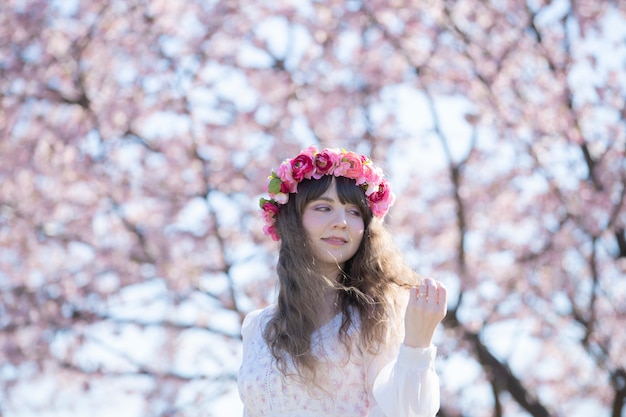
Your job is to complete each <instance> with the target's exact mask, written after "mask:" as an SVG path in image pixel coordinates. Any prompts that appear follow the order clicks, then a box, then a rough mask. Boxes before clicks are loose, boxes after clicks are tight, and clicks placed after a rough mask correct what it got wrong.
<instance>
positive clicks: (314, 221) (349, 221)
mask: <svg viewBox="0 0 626 417" xmlns="http://www.w3.org/2000/svg"><path fill="white" fill-rule="evenodd" d="M302 225H303V226H304V229H305V230H306V232H307V234H308V236H309V239H310V240H311V242H312V245H313V251H314V253H313V254H314V256H315V259H316V261H317V262H319V263H321V266H322V267H323V268H326V269H330V270H338V269H339V268H340V267H343V265H344V263H345V262H346V261H347V260H349V259H350V258H351V257H352V256H354V254H355V253H356V251H357V249H358V248H359V245H360V244H361V239H363V232H364V229H365V226H364V222H363V216H362V214H361V210H360V209H359V207H358V206H357V205H355V204H351V203H346V204H344V203H342V202H341V201H340V200H339V196H338V194H337V186H336V184H335V181H333V183H332V184H331V186H330V187H329V188H328V190H326V192H324V194H322V195H321V196H319V197H318V198H317V199H315V200H312V201H310V202H309V203H307V205H306V206H305V208H304V211H303V213H302Z"/></svg>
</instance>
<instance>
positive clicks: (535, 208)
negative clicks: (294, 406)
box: [0, 0, 626, 417]
mask: <svg viewBox="0 0 626 417" xmlns="http://www.w3.org/2000/svg"><path fill="white" fill-rule="evenodd" d="M624 28H626V4H625V3H624V2H623V1H617V0H616V1H592V0H583V1H566V0H555V1H548V0H527V1H521V0H507V1H495V0H489V1H478V0H456V1H452V0H427V1H411V0H398V1H382V0H370V1H360V0H344V1H340V0H327V1H312V0H290V1H288V0H276V1H272V2H260V1H259V2H253V1H248V2H246V1H237V0H211V1H199V0H195V1H194V0H187V1H177V2H173V1H165V0H130V1H128V0H127V1H121V0H112V1H108V2H99V1H95V0H83V1H61V0H53V1H43V0H20V1H18V0H5V1H4V2H2V4H1V5H0V31H1V37H0V38H1V39H2V40H3V42H2V43H0V100H1V101H0V103H1V104H0V135H1V136H0V294H1V296H2V303H1V304H0V415H5V416H25V415H31V414H35V413H36V414H38V415H44V416H47V415H59V414H62V415H81V414H86V413H87V412H88V413H89V415H94V414H96V415H100V414H97V413H98V411H94V410H106V412H104V411H103V414H102V415H105V414H106V415H110V414H113V413H117V414H118V415H128V416H143V415H150V416H181V417H182V416H184V417H187V416H189V417H191V416H201V415H202V416H206V415H219V416H224V415H232V409H226V408H224V407H225V406H224V405H223V404H224V402H223V401H224V400H223V399H224V398H226V397H229V398H232V397H236V375H237V368H238V360H239V356H240V349H241V346H240V336H239V327H240V324H241V321H242V319H243V317H244V316H245V314H246V313H247V312H249V311H251V310H252V309H255V308H259V307H263V306H265V305H267V304H268V303H271V302H272V301H273V300H274V296H275V290H276V279H275V274H274V272H275V270H274V262H275V257H276V243H275V242H273V241H272V240H271V239H269V238H268V237H266V236H264V235H263V234H262V224H261V220H260V216H259V212H258V206H257V203H258V198H259V197H260V196H261V195H262V194H263V190H264V187H265V181H266V178H267V176H268V175H269V173H270V170H271V169H272V168H273V167H275V166H277V165H278V164H279V163H280V161H281V160H282V159H284V158H286V157H290V156H292V155H294V154H295V153H297V152H298V151H299V150H300V149H302V148H304V147H306V146H309V145H317V146H319V147H325V146H330V147H346V148H350V149H355V150H357V151H359V152H362V153H367V154H369V155H371V157H372V159H374V160H375V161H376V162H377V163H378V164H379V165H381V166H383V167H384V168H385V170H386V172H387V175H388V177H389V178H390V180H391V182H392V184H393V186H394V190H395V192H396V194H397V196H398V199H397V202H396V205H395V206H394V207H393V208H392V210H391V213H390V215H389V216H388V225H389V227H390V228H391V230H392V231H393V233H394V237H395V239H396V241H397V243H398V244H399V245H401V247H402V248H403V250H404V252H405V254H406V257H407V260H408V261H409V262H410V263H411V264H412V265H413V266H414V267H415V269H416V270H417V271H419V272H420V273H422V274H423V275H431V276H434V277H436V278H438V279H440V280H442V281H443V282H444V283H445V284H446V285H447V286H448V287H449V290H450V294H451V298H452V299H451V303H450V310H449V312H448V315H447V318H446V320H445V323H444V325H443V326H442V327H441V329H440V330H441V331H440V332H439V333H438V335H437V341H436V342H437V344H438V346H439V352H440V359H439V362H438V365H437V366H438V367H439V373H440V376H441V382H442V407H441V411H440V413H439V415H440V416H454V417H457V416H467V417H482V416H511V417H512V416H535V417H538V416H565V415H567V416H583V415H584V416H588V415H594V416H596V415H597V416H607V417H608V416H611V417H623V416H624V415H625V413H626V411H625V410H626V404H625V403H626V364H625V363H624V359H623V358H624V357H625V356H626V334H625V333H624V331H623V328H624V325H625V324H626V282H625V281H624V277H625V276H626V234H625V226H626V207H625V206H626V203H625V202H624V199H625V194H626V162H625V160H626V158H625V155H624V153H625V151H626V136H625V134H624V130H625V127H626V126H625V117H626V112H625V111H624V108H625V105H624V100H625V98H626V78H625V77H626V75H625V74H626V72H625V71H624V65H625V64H624V63H625V62H626V43H625V42H624V40H625V39H626V29H624ZM112 399H117V400H119V401H117V400H116V401H117V402H115V401H111V400H112ZM121 400H123V402H122V401H121ZM115 404H123V408H119V409H117V408H116V407H122V406H117V405H115ZM85 410H88V411H85ZM107 413H108V414H107Z"/></svg>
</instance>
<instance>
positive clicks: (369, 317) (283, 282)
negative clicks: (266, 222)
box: [263, 176, 420, 383]
mask: <svg viewBox="0 0 626 417" xmlns="http://www.w3.org/2000/svg"><path fill="white" fill-rule="evenodd" d="M333 181H334V183H335V184H336V187H337V194H338V196H339V199H340V201H341V202H342V203H343V204H347V203H349V204H355V205H356V206H358V207H359V209H360V210H361V213H363V222H364V226H365V231H364V234H363V239H362V240H361V244H360V246H359V248H358V250H357V252H356V254H355V255H354V256H353V257H352V258H351V259H349V260H348V261H347V262H346V263H345V264H344V267H343V269H342V271H341V274H340V277H339V279H336V278H335V277H325V276H321V275H320V272H319V271H318V269H317V268H316V266H315V258H314V257H313V251H312V250H311V243H310V240H309V238H308V236H307V233H306V231H305V229H304V227H303V225H302V213H303V212H304V209H305V207H306V205H307V204H308V203H309V202H310V201H313V200H315V199H317V198H319V197H320V196H321V195H322V194H324V192H326V190H327V189H328V188H329V187H331V185H332V184H333ZM276 230H277V232H278V234H279V236H280V238H281V245H280V250H279V257H278V265H277V272H278V278H279V294H278V302H277V308H276V310H275V312H274V315H273V316H272V317H271V318H270V320H269V321H268V324H267V326H266V327H265V330H264V334H263V336H264V338H265V340H266V342H267V344H268V346H269V348H270V351H271V353H272V355H273V356H274V358H275V359H276V362H277V364H278V368H279V369H280V370H281V372H282V373H283V374H284V375H289V374H291V373H292V372H290V371H289V369H288V368H289V363H290V362H289V360H288V359H291V363H293V365H294V366H295V371H296V373H297V375H298V376H299V377H300V378H302V379H303V380H304V381H306V382H313V383H315V371H316V365H317V363H318V360H317V359H316V357H315V356H314V355H313V353H312V351H311V336H312V334H313V332H314V331H315V330H316V329H317V328H318V327H319V325H320V323H319V322H318V313H319V306H320V305H322V303H324V298H323V297H324V294H325V293H326V292H327V290H328V289H329V288H334V289H336V290H338V291H337V293H338V300H337V304H338V307H339V308H340V310H341V313H342V323H341V326H340V329H339V335H338V337H339V339H340V340H341V342H342V343H344V345H345V346H346V348H347V349H348V352H349V353H350V346H351V344H350V337H349V334H348V332H349V330H350V328H351V327H352V325H353V324H355V323H358V324H359V326H358V328H359V331H360V332H359V336H358V337H359V338H360V339H359V344H358V346H359V349H361V350H367V351H370V352H372V353H375V352H376V351H377V349H378V348H379V347H380V345H381V344H385V343H386V342H388V339H389V337H390V331H391V332H393V331H395V327H394V326H398V325H399V323H398V322H397V318H398V317H402V315H399V314H398V313H399V312H398V308H399V305H398V302H397V297H396V295H397V292H398V291H399V290H400V289H401V288H402V287H409V286H412V285H416V283H418V282H419V280H420V278H419V276H418V275H417V274H416V273H415V272H414V271H412V270H411V269H410V268H409V267H408V266H406V264H405V263H404V260H403V258H402V255H401V253H400V252H399V250H398V249H397V247H396V246H395V245H394V244H393V243H392V239H391V237H390V234H389V232H388V231H387V228H386V226H385V225H384V224H383V222H382V221H381V220H379V219H376V218H373V216H372V212H371V210H370V208H369V206H368V205H367V202H366V200H365V194H364V192H363V189H362V188H361V187H359V186H357V185H356V184H355V181H354V180H352V179H348V178H345V177H333V176H323V177H322V178H320V179H319V180H303V181H302V182H301V183H299V184H298V192H297V193H296V194H292V195H290V198H289V202H288V203H287V204H285V205H283V206H281V208H280V213H279V215H278V217H277V221H276ZM355 315H356V316H358V317H355Z"/></svg>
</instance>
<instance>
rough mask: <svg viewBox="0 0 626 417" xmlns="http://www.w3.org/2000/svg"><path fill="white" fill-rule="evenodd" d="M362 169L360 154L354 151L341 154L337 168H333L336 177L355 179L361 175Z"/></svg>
mask: <svg viewBox="0 0 626 417" xmlns="http://www.w3.org/2000/svg"><path fill="white" fill-rule="evenodd" d="M362 170H363V162H362V160H361V156H360V155H358V154H356V153H354V152H346V153H344V154H343V155H342V156H341V160H340V161H339V164H338V166H337V168H335V172H334V174H335V176H336V177H339V176H341V177H346V178H352V179H357V178H359V177H360V176H361V171H362Z"/></svg>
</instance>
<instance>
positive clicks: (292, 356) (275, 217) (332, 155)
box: [239, 147, 447, 417]
mask: <svg viewBox="0 0 626 417" xmlns="http://www.w3.org/2000/svg"><path fill="white" fill-rule="evenodd" d="M268 193H269V196H270V199H261V208H262V212H263V217H264V219H265V222H266V226H265V228H264V230H265V232H266V233H267V234H269V235H270V236H272V238H273V239H274V240H280V252H279V258H278V267H277V271H278V278H279V294H278V300H277V303H276V304H273V305H271V306H269V307H267V308H265V309H263V310H257V311H254V312H252V313H250V314H249V315H248V316H247V317H246V319H245V320H244V323H243V326H242V335H243V363H242V365H241V369H240V372H239V392H240V397H241V399H242V401H243V404H244V416H246V417H260V416H271V417H331V416H333V417H335V416H336V417H357V416H358V417H366V416H367V417H383V416H385V417H418V416H419V417H432V416H435V414H436V413H437V411H438V409H439V380H438V377H437V374H436V373H435V368H434V359H435V355H436V347H435V346H433V345H432V338H433V334H434V332H435V329H436V327H437V325H438V324H439V323H440V321H441V320H442V319H443V317H444V316H445V314H446V309H447V298H446V289H445V287H444V286H443V285H442V284H441V283H439V282H437V281H435V280H433V279H430V278H426V279H423V278H421V277H420V276H419V275H417V274H416V273H415V272H413V271H412V270H411V269H410V268H408V267H407V266H406V265H405V264H404V263H403V260H402V256H401V254H400V253H399V251H398V249H397V248H396V247H395V246H394V245H393V244H392V242H391V239H390V236H389V233H388V231H387V230H386V228H385V226H384V224H383V221H382V220H383V217H384V216H385V214H386V213H387V211H388V209H389V207H390V206H391V205H392V204H393V202H394V195H393V193H391V190H390V188H389V184H388V182H387V181H386V180H385V179H384V178H383V173H382V171H381V170H380V169H379V168H376V167H375V166H374V165H373V164H372V162H371V161H370V160H369V159H368V158H367V157H365V156H363V155H358V154H356V153H354V152H349V151H345V150H337V149H323V150H320V151H318V150H317V149H316V148H314V147H310V148H307V149H305V150H303V151H302V152H301V153H300V154H299V155H297V156H296V157H295V158H293V159H290V160H286V161H284V162H283V163H282V164H281V165H280V167H279V168H278V170H277V171H275V172H272V175H271V176H270V181H269V185H268Z"/></svg>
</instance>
